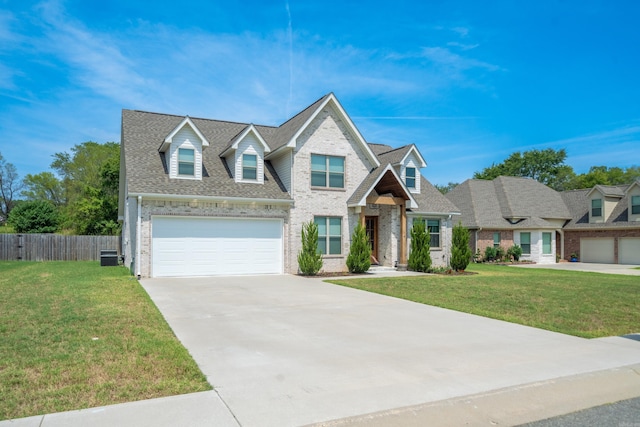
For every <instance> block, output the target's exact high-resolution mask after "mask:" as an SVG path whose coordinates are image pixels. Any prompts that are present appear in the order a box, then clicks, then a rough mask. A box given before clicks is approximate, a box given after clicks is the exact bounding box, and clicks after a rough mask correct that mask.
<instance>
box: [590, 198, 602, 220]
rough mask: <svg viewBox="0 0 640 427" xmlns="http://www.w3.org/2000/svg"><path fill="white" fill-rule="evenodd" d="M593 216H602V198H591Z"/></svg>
mask: <svg viewBox="0 0 640 427" xmlns="http://www.w3.org/2000/svg"><path fill="white" fill-rule="evenodd" d="M591 216H592V217H594V218H596V217H601V216H602V199H592V200H591Z"/></svg>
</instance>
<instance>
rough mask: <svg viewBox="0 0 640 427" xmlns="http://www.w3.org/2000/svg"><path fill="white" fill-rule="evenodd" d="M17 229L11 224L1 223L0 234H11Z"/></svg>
mask: <svg viewBox="0 0 640 427" xmlns="http://www.w3.org/2000/svg"><path fill="white" fill-rule="evenodd" d="M14 232H15V230H14V229H13V227H12V226H10V225H9V224H1V225H0V234H11V233H14Z"/></svg>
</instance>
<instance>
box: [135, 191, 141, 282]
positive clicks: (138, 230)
mask: <svg viewBox="0 0 640 427" xmlns="http://www.w3.org/2000/svg"><path fill="white" fill-rule="evenodd" d="M141 239H142V196H138V219H137V221H136V277H138V278H140V276H141V272H140V257H141V256H142V244H141V242H140V240H141Z"/></svg>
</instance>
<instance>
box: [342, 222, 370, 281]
mask: <svg viewBox="0 0 640 427" xmlns="http://www.w3.org/2000/svg"><path fill="white" fill-rule="evenodd" d="M347 267H348V268H349V271H350V272H352V273H364V272H365V271H367V270H369V267H371V246H369V237H368V236H367V231H366V229H365V228H364V226H363V225H362V224H360V223H358V225H356V228H355V229H354V230H353V235H352V236H351V248H350V249H349V255H348V256H347Z"/></svg>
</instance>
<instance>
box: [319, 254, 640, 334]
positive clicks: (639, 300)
mask: <svg viewBox="0 0 640 427" xmlns="http://www.w3.org/2000/svg"><path fill="white" fill-rule="evenodd" d="M468 270H469V271H474V272H478V273H479V274H476V275H468V276H445V275H424V276H407V277H395V278H393V277H392V278H379V279H350V280H332V281H331V283H336V284H339V285H343V286H349V287H352V288H357V289H363V290H367V291H371V292H376V293H379V294H383V295H390V296H394V297H398V298H403V299H407V300H411V301H415V302H419V303H423V304H429V305H434V306H438V307H444V308H449V309H452V310H457V311H463V312H466V313H472V314H478V315H480V316H485V317H491V318H494V319H500V320H506V321H509V322H514V323H520V324H522V325H528V326H534V327H536V328H542V329H548V330H551V331H556V332H561V333H564V334H570V335H576V336H579V337H586V338H595V337H605V336H615V335H624V334H629V333H636V332H640V309H639V307H640V277H638V276H623V275H611V274H600V273H584V272H574V271H562V270H550V269H549V270H545V269H532V268H526V269H525V268H516V267H507V266H495V265H484V264H470V265H469V268H468Z"/></svg>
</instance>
